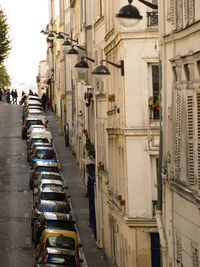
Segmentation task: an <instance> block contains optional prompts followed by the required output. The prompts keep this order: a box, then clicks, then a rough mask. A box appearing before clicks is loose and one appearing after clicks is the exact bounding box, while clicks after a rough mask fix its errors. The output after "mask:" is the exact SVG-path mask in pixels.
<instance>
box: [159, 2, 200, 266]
mask: <svg viewBox="0 0 200 267" xmlns="http://www.w3.org/2000/svg"><path fill="white" fill-rule="evenodd" d="M159 4H160V9H159V19H160V20H159V21H160V27H159V29H160V44H161V60H162V73H163V76H162V77H163V78H162V107H163V116H162V128H163V171H162V178H163V207H162V208H163V210H162V219H163V222H164V229H165V237H166V245H167V249H168V250H167V262H168V265H166V266H192V267H194V266H199V264H200V263H199V253H200V237H199V232H200V229H199V227H200V223H199V222H200V214H199V204H200V202H199V197H200V195H199V193H200V172H199V170H200V168H199V166H200V161H199V154H200V150H199V149H200V147H199V127H200V124H199V112H200V111H199V107H200V102H199V101H200V91H199V88H200V49H199V40H200V12H199V10H200V9H199V8H200V2H199V1H197V0H194V1H190V0H185V1H175V0H171V1H168V0H166V1H160V2H159Z"/></svg>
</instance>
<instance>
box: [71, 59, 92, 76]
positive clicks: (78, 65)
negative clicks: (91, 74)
mask: <svg viewBox="0 0 200 267" xmlns="http://www.w3.org/2000/svg"><path fill="white" fill-rule="evenodd" d="M84 59H88V60H90V61H92V62H94V59H92V58H90V57H86V56H84V57H81V60H80V61H79V62H77V63H76V65H75V66H74V67H75V68H77V69H78V70H79V71H80V72H82V73H84V72H86V70H87V69H88V68H89V66H88V63H87V62H86V61H85V60H84Z"/></svg>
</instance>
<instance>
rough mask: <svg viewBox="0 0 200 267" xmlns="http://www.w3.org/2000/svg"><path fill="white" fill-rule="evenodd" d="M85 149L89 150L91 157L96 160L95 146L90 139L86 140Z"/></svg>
mask: <svg viewBox="0 0 200 267" xmlns="http://www.w3.org/2000/svg"><path fill="white" fill-rule="evenodd" d="M85 149H86V150H87V153H88V156H89V157H93V158H95V149H94V144H92V143H91V141H90V138H86V144H85Z"/></svg>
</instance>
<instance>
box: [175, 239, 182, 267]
mask: <svg viewBox="0 0 200 267" xmlns="http://www.w3.org/2000/svg"><path fill="white" fill-rule="evenodd" d="M176 254H177V266H182V264H183V252H182V240H181V238H180V237H179V236H176Z"/></svg>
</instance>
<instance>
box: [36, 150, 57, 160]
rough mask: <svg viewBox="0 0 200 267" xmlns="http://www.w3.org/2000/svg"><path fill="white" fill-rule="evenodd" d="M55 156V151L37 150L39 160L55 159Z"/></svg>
mask: <svg viewBox="0 0 200 267" xmlns="http://www.w3.org/2000/svg"><path fill="white" fill-rule="evenodd" d="M54 155H55V153H54V151H53V150H41V149H40V150H37V158H39V159H53V158H54Z"/></svg>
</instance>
